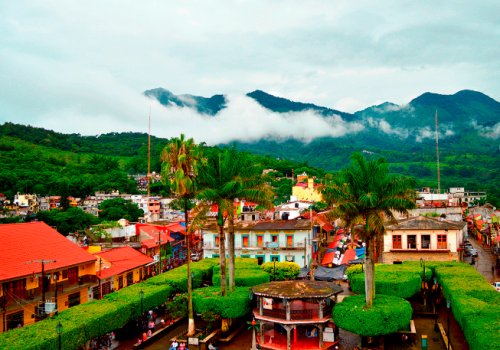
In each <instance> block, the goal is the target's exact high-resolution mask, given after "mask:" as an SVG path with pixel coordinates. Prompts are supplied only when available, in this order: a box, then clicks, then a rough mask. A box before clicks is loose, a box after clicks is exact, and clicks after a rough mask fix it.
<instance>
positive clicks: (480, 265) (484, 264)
mask: <svg viewBox="0 0 500 350" xmlns="http://www.w3.org/2000/svg"><path fill="white" fill-rule="evenodd" d="M469 242H471V243H472V246H473V247H474V249H476V250H477V254H478V256H477V257H476V258H475V259H476V263H475V264H474V265H472V266H473V267H474V268H475V269H476V270H477V271H478V272H479V273H480V274H481V275H482V276H483V277H484V278H485V279H486V280H487V281H488V282H489V283H490V284H491V283H493V282H496V281H498V280H500V277H498V276H496V274H495V275H493V274H492V273H491V266H493V265H495V256H494V255H493V254H491V253H490V252H487V251H486V250H485V249H484V248H483V245H482V244H480V243H478V242H477V241H476V240H475V239H474V238H472V237H469ZM464 261H465V262H470V258H465V259H464Z"/></svg>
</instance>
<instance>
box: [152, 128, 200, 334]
mask: <svg viewBox="0 0 500 350" xmlns="http://www.w3.org/2000/svg"><path fill="white" fill-rule="evenodd" d="M201 159H202V150H201V148H200V147H199V146H196V144H195V143H194V141H193V139H192V138H191V139H189V140H186V139H185V137H184V134H181V137H180V138H179V139H178V138H173V139H172V140H170V143H169V144H168V145H167V146H166V147H165V148H164V149H163V152H162V155H161V160H162V162H163V163H162V172H161V173H162V181H163V182H164V183H167V181H171V183H170V186H171V189H172V191H173V192H175V193H177V195H178V196H179V197H181V198H182V199H184V218H185V221H186V237H187V239H186V241H187V274H188V317H189V324H188V336H191V335H194V334H195V332H196V327H195V324H194V315H193V299H192V290H193V281H192V279H191V234H192V227H193V226H192V225H191V227H190V226H189V221H188V201H189V199H190V198H193V197H194V195H195V193H196V189H197V181H196V174H197V169H198V164H199V162H200V160H201Z"/></svg>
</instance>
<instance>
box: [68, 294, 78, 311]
mask: <svg viewBox="0 0 500 350" xmlns="http://www.w3.org/2000/svg"><path fill="white" fill-rule="evenodd" d="M76 305H80V292H76V293H73V294H70V295H68V307H72V306H76Z"/></svg>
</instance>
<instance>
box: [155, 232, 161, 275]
mask: <svg viewBox="0 0 500 350" xmlns="http://www.w3.org/2000/svg"><path fill="white" fill-rule="evenodd" d="M155 243H156V244H158V248H159V256H160V258H159V260H160V270H159V271H158V274H160V273H161V244H162V243H163V241H162V239H161V230H160V232H158V240H157V241H156V242H155Z"/></svg>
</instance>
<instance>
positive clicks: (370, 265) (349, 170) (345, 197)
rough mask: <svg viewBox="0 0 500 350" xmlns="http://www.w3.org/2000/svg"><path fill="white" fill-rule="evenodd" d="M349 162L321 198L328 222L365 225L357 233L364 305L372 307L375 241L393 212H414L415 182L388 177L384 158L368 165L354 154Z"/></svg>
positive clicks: (386, 163)
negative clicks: (360, 243) (328, 210)
mask: <svg viewBox="0 0 500 350" xmlns="http://www.w3.org/2000/svg"><path fill="white" fill-rule="evenodd" d="M350 159H351V164H350V165H348V166H347V167H346V168H344V169H343V170H342V171H340V172H339V173H338V174H337V176H336V177H335V178H334V179H333V180H332V182H331V183H330V184H329V186H326V187H325V188H324V189H323V198H324V200H325V202H327V203H328V204H329V205H332V206H333V209H332V211H331V213H330V215H329V216H330V218H341V219H342V220H343V221H344V222H346V223H349V224H352V223H356V222H361V221H363V222H364V223H365V225H364V229H359V230H356V232H357V233H358V236H359V237H360V238H361V239H363V240H364V241H365V249H366V255H365V256H366V269H365V292H366V305H367V306H368V307H371V306H372V301H373V298H375V278H374V273H375V266H374V265H375V264H374V248H373V246H374V241H375V239H376V240H377V241H380V240H381V239H383V236H384V234H385V232H386V231H385V226H384V224H385V223H389V224H395V223H397V221H396V218H395V217H394V213H393V212H394V211H395V212H399V213H401V214H403V215H408V210H410V209H414V208H416V204H415V200H416V193H415V191H414V190H413V188H414V187H415V184H416V182H415V180H414V179H412V178H410V177H407V176H403V175H399V174H391V173H390V170H389V163H388V162H387V160H386V159H385V158H383V157H380V158H378V159H377V160H370V161H367V160H366V159H365V158H364V157H363V155H362V154H361V153H353V154H351V157H350ZM353 233H354V232H351V234H353ZM379 254H380V252H379Z"/></svg>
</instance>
